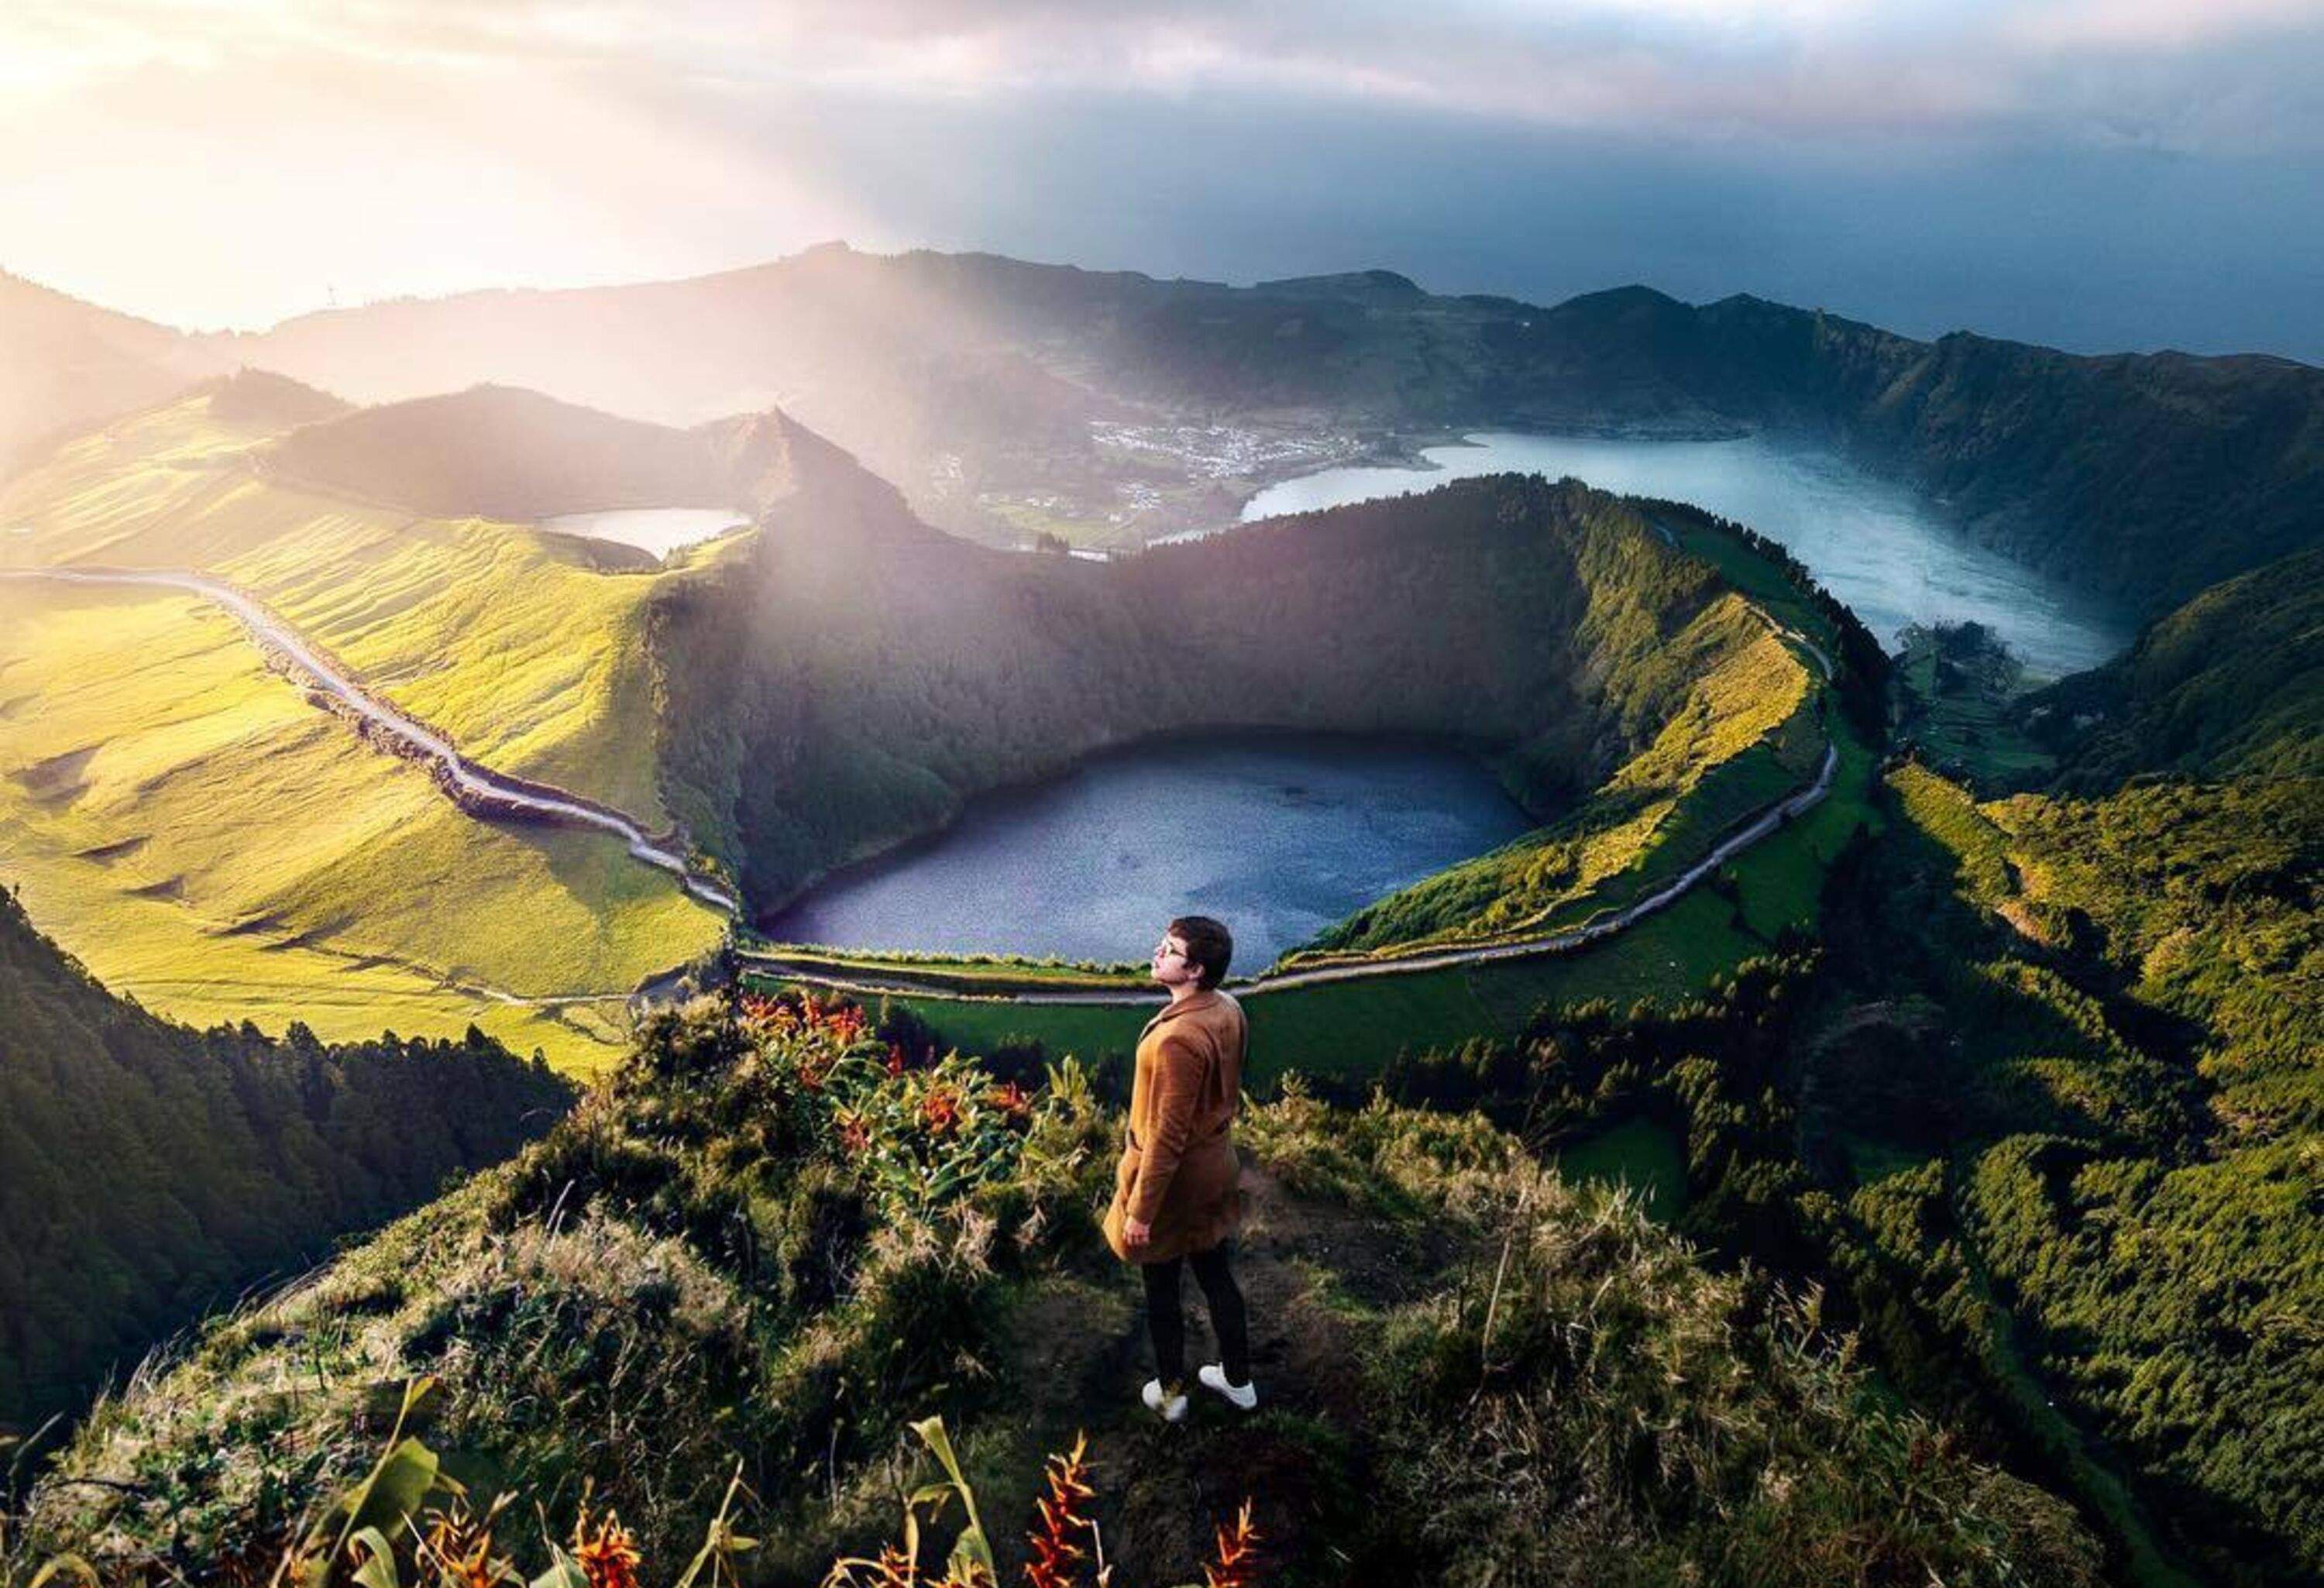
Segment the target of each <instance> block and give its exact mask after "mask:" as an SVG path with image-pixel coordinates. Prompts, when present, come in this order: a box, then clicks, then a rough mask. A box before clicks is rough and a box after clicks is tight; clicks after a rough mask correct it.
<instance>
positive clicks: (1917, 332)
mask: <svg viewBox="0 0 2324 1588" xmlns="http://www.w3.org/2000/svg"><path fill="white" fill-rule="evenodd" d="M832 250H839V251H845V252H851V253H854V254H862V255H865V256H868V257H873V258H882V259H893V258H900V257H905V256H908V255H912V254H934V255H938V256H982V257H991V258H998V259H1004V260H1007V261H1010V262H1011V263H1019V264H1028V265H1034V266H1037V267H1041V268H1047V269H1058V270H1072V271H1080V272H1085V273H1089V274H1124V275H1130V276H1139V277H1143V278H1145V279H1147V280H1149V281H1154V282H1191V283H1197V284H1202V285H1210V286H1222V287H1228V288H1232V289H1235V290H1238V291H1249V290H1252V289H1256V288H1261V287H1267V286H1270V285H1276V284H1280V283H1284V282H1295V281H1305V280H1314V279H1318V278H1326V277H1333V276H1355V275H1362V274H1367V273H1373V272H1389V273H1392V274H1395V275H1399V276H1402V277H1404V278H1406V280H1408V281H1410V282H1413V284H1414V285H1416V287H1418V288H1419V289H1420V290H1421V291H1423V292H1425V293H1427V294H1429V295H1431V296H1433V297H1443V298H1464V297H1479V298H1499V299H1508V300H1516V301H1518V302H1521V303H1525V304H1526V305H1528V306H1530V307H1534V308H1539V309H1554V308H1556V307H1558V306H1559V305H1561V304H1563V303H1566V302H1570V301H1572V300H1575V299H1582V298H1591V297H1595V296H1598V295H1600V294H1603V293H1609V292H1618V291H1635V290H1639V289H1643V290H1645V291H1651V292H1655V293H1659V294H1661V295H1662V296H1664V297H1665V298H1669V299H1672V300H1676V301H1678V302H1681V303H1684V304H1687V305H1689V306H1691V307H1694V308H1701V307H1704V306H1706V305H1709V304H1711V303H1715V302H1718V301H1720V300H1722V299H1727V298H1738V297H1746V298H1757V299H1760V300H1766V301H1769V302H1775V303H1781V304H1784V305H1785V306H1786V307H1790V308H1794V309H1813V310H1815V311H1817V312H1820V313H1828V314H1832V315H1836V316H1838V317H1840V319H1848V320H1853V321H1856V322H1858V323H1859V324H1864V325H1870V326H1874V327H1877V328H1879V329H1882V330H1886V331H1890V332H1894V333H1895V334H1898V335H1901V336H1905V337H1911V338H1913V339H1914V340H1916V341H1923V342H1929V341H1935V340H1937V339H1939V338H1941V337H1946V336H1950V335H1956V334H1964V333H1965V334H1968V335H1970V336H1976V337H1986V338H1987V339H1990V340H1996V341H2008V342H2018V343H2024V344H2027V345H2029V346H2037V347H2044V348H2049V349H2052V350H2054V351H2058V352H2063V353H2068V354H2072V355H2080V356H2089V357H2104V356H2108V355H2151V354H2162V353H2173V354H2183V355H2190V356H2196V357H2246V356H2258V357H2274V358H2282V359H2285V360H2287V361H2289V362H2292V363H2295V364H2303V365H2324V334H2319V337H2317V339H2316V340H2317V346H2315V347H2314V348H2313V349H2311V350H2310V351H2309V352H2307V353H2306V354H2304V355H2303V354H2300V353H2292V352H2285V351H2281V350H2278V349H2276V348H2271V347H2260V346H2192V345H2187V344H2174V343H2163V342H2154V343H2151V344H2149V345H2142V346H2113V345H2098V344H2081V343H2077V342H2076V341H2075V340H2074V339H2072V338H2070V337H2043V336H2042V335H2040V334H2038V333H2035V332H2031V331H2028V330H2025V329H2024V328H2015V329H2009V330H2003V329H1999V328H1995V327H1993V326H1990V325H1985V324H1971V323H1946V324H1942V325H1936V326H1934V327H1933V328H1932V322H1922V321H1916V320H1914V318H1913V317H1911V316H1909V315H1892V316H1886V317H1883V316H1881V315H1879V314H1876V313H1871V312H1860V311H1858V310H1856V309H1851V308H1849V306H1847V305H1845V304H1840V303H1833V302H1825V301H1814V302H1811V301H1807V300H1803V299H1798V298H1784V297H1783V296H1781V295H1780V294H1777V293H1775V292H1769V291H1757V290H1754V289H1750V288H1745V287H1736V288H1733V289H1730V290H1728V291H1680V290H1677V289H1676V288H1675V287H1674V286H1673V285H1672V284H1670V283H1667V282H1661V281H1655V280H1650V279H1647V278H1646V277H1643V276H1633V277H1630V278H1628V279H1621V280H1615V279H1609V280H1605V281H1602V282H1598V283H1596V284H1593V285H1582V286H1577V287H1574V288H1572V290H1570V291H1557V292H1554V293H1528V292H1524V291H1506V290H1501V289H1498V288H1487V287H1467V286H1457V285H1452V284H1449V283H1444V282H1437V281H1434V280H1431V279H1429V278H1428V277H1426V276H1425V275H1423V274H1421V273H1419V272H1416V271H1414V270H1412V269H1410V268H1407V267H1406V266H1404V265H1402V264H1399V263H1394V262H1390V261H1384V260H1363V261H1354V260H1351V261H1350V262H1349V263H1344V264H1342V265H1337V266H1332V265H1329V264H1326V265H1323V266H1322V267H1321V268H1316V269H1302V270H1283V271H1276V272H1267V271H1259V270H1254V271H1247V272H1238V273H1235V274H1208V275H1205V274H1201V273H1197V272H1185V271H1181V272H1167V273H1166V272H1162V271H1159V270H1155V269H1148V268H1143V267H1140V266H1138V265H1134V264H1103V265H1100V264H1093V263H1088V262H1086V261H1084V260H1080V259H1070V258H1047V257H1035V256H1032V255H1029V254H1023V253H1015V252H1011V251H1010V250H1007V249H1004V248H991V247H964V248H948V247H937V246H934V245H925V244H914V245H899V246H896V247H871V246H867V245H862V244H859V243H857V242H855V241H853V240H852V239H849V238H845V237H826V238H823V239H820V240H817V241H816V242H812V243H808V244H807V245H803V246H801V247H799V248H797V249H793V250H790V251H788V252H786V253H783V254H774V255H770V256H767V257H763V258H754V259H751V260H746V261H743V262H742V263H734V264H726V265H719V266H715V267H712V268H709V269H704V270H697V271H690V272H685V273H683V274H675V275H661V276H608V277H605V278H603V279H545V280H540V281H533V282H480V283H478V284H475V285H473V286H465V287H451V288H448V289H447V290H445V291H429V292H419V291H410V292H391V293H386V294H383V295H381V296H377V297H367V298H361V299H349V300H343V301H328V302H325V303H323V304H320V305H318V306H315V307H311V308H306V309H293V310H291V311H290V312H287V313H285V314H283V315H281V317H280V318H278V319H271V320H264V321H254V322H251V323H247V324H238V325H230V326H217V325H204V324H200V323H187V322H182V321H179V320H173V319H167V318H163V317H161V316H158V315H155V314H149V313H146V312H143V311H142V310H141V309H138V308H136V307H134V306H133V305H130V304H126V303H122V302H115V301H108V300H105V299H102V298H99V297H96V296H92V295H90V294H88V293H85V292H82V291H76V290H75V288H74V287H73V286H72V285H71V284H70V283H68V282H58V281H51V280H43V279H42V278H40V277H39V276H37V275H34V274H33V273H32V272H25V271H19V270H15V269H13V268H11V267H10V266H9V265H8V263H6V262H5V261H0V278H10V277H13V278H14V280H16V281H18V282H23V283H26V284H28V285H30V286H32V287H34V288H36V289H39V290H42V291H49V292H54V293H57V294H59V295H60V296H62V297H66V298H69V299H72V300H75V301H77V302H79V303H83V304H86V305H88V307H90V308H93V309H100V310H103V311H105V312H106V313H112V314H121V315H126V316H129V317H131V318H134V319H142V320H144V321H146V322H147V323H149V324H152V325H154V326H157V327H160V328H163V329H165V330H170V331H174V332H177V333H178V334H180V335H182V336H186V337H196V338H200V339H205V340H212V339H236V338H242V337H252V338H258V337H265V336H266V335H268V334H269V333H271V332H273V331H277V330H280V329H281V328H283V327H285V326H288V325H291V324H293V323H294V322H297V321H300V320H307V319H319V318H321V317H324V316H327V315H332V314H341V313H357V312H361V311H363V310H365V309H381V308H387V307H392V306H394V305H399V304H427V303H442V302H448V301H455V300H463V299H471V298H484V297H490V296H493V295H495V294H502V295H508V296H519V295H525V294H539V295H542V296H555V295H559V294H570V293H581V292H591V291H615V290H620V289H622V288H643V287H656V286H669V285H674V284H681V283H687V282H706V281H715V280H717V279H719V278H722V277H730V276H742V275H748V274H750V273H751V272H755V271H761V270H769V269H774V268H777V267H779V266H781V265H784V264H786V263H790V262H792V261H795V260H798V259H800V258H802V257H804V256H806V255H808V254H816V253H821V252H825V251H832Z"/></svg>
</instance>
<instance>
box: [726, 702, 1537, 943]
mask: <svg viewBox="0 0 2324 1588" xmlns="http://www.w3.org/2000/svg"><path fill="white" fill-rule="evenodd" d="M1505 749H1506V747H1503V746H1496V745H1491V744H1488V743H1480V742H1477V741H1473V740H1470V739H1466V738H1463V737H1462V736H1459V735H1452V734H1413V733H1370V732H1360V731H1356V732H1334V731H1330V730H1321V729H1308V728H1293V727H1281V726H1272V725H1264V724H1250V723H1235V724H1225V725H1198V726H1191V727H1176V728H1171V729H1168V730H1165V731H1163V732H1160V733H1156V734H1140V735H1137V736H1135V737H1132V738H1129V739H1124V740H1119V741H1115V742H1112V743H1106V744H1103V745H1101V746H1097V747H1094V748H1093V749H1092V750H1090V751H1089V752H1086V753H1084V754H1081V755H1078V756H1075V757H1074V759H1073V760H1071V761H1070V762H1066V763H1065V764H1063V765H1061V766H1058V767H1056V768H1054V769H1052V770H1050V771H1046V772H1042V773H1040V774H1037V775H1036V776H1033V777H1030V778H1026V779H1022V780H1018V781H1015V782H1011V783H1007V784H1002V785H999V786H997V787H994V788H991V789H981V790H979V791H977V792H975V793H973V794H971V795H969V796H967V797H966V798H965V799H958V800H956V801H955V802H954V805H953V807H952V808H951V809H950V810H948V811H947V812H946V813H945V817H944V818H943V819H942V820H941V821H940V822H938V823H937V824H936V825H935V826H930V827H928V828H926V829H923V830H919V831H916V832H913V833H910V834H907V835H904V836H899V837H897V838H895V839H892V840H889V841H886V842H883V843H881V844H880V845H877V846H876V847H872V848H870V849H868V850H866V851H863V852H861V853H858V854H851V855H849V856H848V857H846V858H845V859H844V860H842V861H840V862H838V863H835V864H833V865H831V866H828V867H825V868H824V869H822V870H821V871H819V872H816V873H814V874H813V875H811V876H809V877H807V878H806V879H805V880H803V881H802V882H799V884H798V886H797V887H795V888H792V889H790V890H788V891H787V892H786V893H785V894H784V895H783V896H782V897H781V898H780V899H779V900H777V901H775V902H773V903H771V904H769V905H767V906H765V907H763V908H753V909H752V910H751V911H750V916H749V920H750V925H751V928H752V931H754V932H757V933H759V934H761V935H762V936H765V937H775V938H779V939H782V940H787V941H794V942H802V943H809V944H813V945H815V946H822V947H827V948H833V949H836V950H839V951H842V952H856V951H861V950H862V948H863V945H858V944H851V943H844V942H826V941H824V940H823V939H820V938H812V937H807V938H803V937H800V936H799V934H798V931H797V930H796V929H795V928H785V927H783V926H782V923H783V922H785V921H786V920H787V919H790V918H792V917H794V916H795V914H796V912H798V910H799V909H801V908H802V907H803V906H805V905H807V902H808V901H809V900H812V899H814V898H816V896H818V895H822V896H825V898H826V900H827V898H828V896H829V895H830V894H832V893H833V892H835V891H839V890H844V889H860V888H862V886H863V885H865V884H866V883H869V882H876V881H878V880H880V879H881V878H883V877H885V876H887V875H889V874H890V873H892V872H900V871H902V870H904V869H907V868H909V867H912V866H914V865H916V864H918V863H924V862H925V861H926V860H927V858H928V857H929V856H930V855H931V854H934V853H936V851H938V850H940V849H943V848H944V847H945V845H949V844H951V843H954V842H955V841H957V840H958V839H959V838H960V836H961V835H962V833H963V831H964V828H965V827H968V826H972V825H973V824H975V823H978V822H987V823H993V824H996V825H998V826H1002V827H1006V826H1008V825H1009V824H1010V822H1011V821H1012V820H1018V819H1023V818H1025V817H1028V815H1029V814H1031V813H1032V812H1033V811H1035V810H1037V808H1040V807H1041V806H1042V805H1043V804H1045V803H1046V802H1047V801H1050V800H1053V799H1056V797H1057V796H1058V795H1059V794H1060V793H1061V792H1062V791H1064V790H1065V789H1067V788H1068V787H1069V786H1070V785H1072V784H1073V783H1074V782H1075V781H1076V780H1084V779H1087V778H1090V777H1092V776H1093V775H1095V776H1096V777H1098V778H1104V777H1107V776H1108V775H1110V774H1116V773H1119V772H1120V771H1121V770H1122V767H1121V763H1123V762H1137V761H1139V760H1142V759H1145V758H1149V757H1156V756H1161V757H1164V758H1167V757H1169V756H1170V755H1171V753H1172V752H1179V753H1181V754H1182V755H1183V754H1184V753H1185V752H1197V753H1196V757H1195V759H1198V760H1199V759H1201V757H1202V756H1203V754H1204V753H1206V752H1218V753H1219V754H1220V755H1222V756H1227V757H1231V756H1232V755H1234V754H1236V753H1238V752H1259V753H1262V754H1284V755H1290V756H1309V757H1314V758H1315V759H1316V760H1317V762H1318V763H1319V765H1318V768H1317V771H1318V772H1319V773H1320V774H1321V775H1322V776H1323V777H1325V778H1329V777H1331V776H1333V775H1334V774H1337V773H1343V772H1345V771H1347V768H1346V766H1345V765H1344V764H1342V765H1340V766H1334V765H1333V764H1332V762H1335V761H1337V762H1343V763H1344V762H1347V761H1349V760H1351V759H1352V758H1355V757H1363V758H1366V759H1370V758H1375V757H1397V756H1407V757H1410V756H1417V757H1426V758H1432V759H1434V758H1451V759H1457V761H1459V762H1466V763H1467V770H1468V771H1473V772H1474V774H1475V775H1476V778H1477V779H1478V780H1480V782H1479V785H1478V787H1479V788H1482V787H1484V786H1486V785H1489V789H1490V791H1491V798H1492V799H1493V800H1495V801H1497V802H1498V804H1499V805H1500V806H1502V807H1506V808H1507V811H1508V814H1509V817H1510V820H1509V822H1508V824H1507V825H1508V826H1509V829H1510V830H1509V831H1508V833H1507V834H1506V835H1505V836H1499V837H1496V838H1494V839H1493V840H1492V841H1491V842H1489V843H1487V844H1485V845H1483V847H1481V848H1479V849H1478V850H1476V851H1475V852H1476V853H1480V854H1481V853H1484V852H1485V851H1486V850H1488V849H1490V848H1492V847H1497V846H1498V845H1499V844H1501V843H1506V842H1508V841H1510V840H1511V839H1512V838H1515V837H1517V836H1523V834H1524V833H1526V832H1530V831H1533V830H1535V828H1536V827H1537V826H1539V824H1540V821H1541V819H1542V818H1541V817H1539V816H1538V815H1537V813H1535V812H1533V811H1530V810H1528V809H1526V807H1525V806H1524V805H1523V804H1522V803H1520V802H1519V801H1518V800H1517V799H1516V798H1515V797H1514V795H1513V794H1512V793H1511V791H1510V789H1509V787H1508V780H1506V778H1505V777H1504V776H1503V775H1502V772H1501V770H1500V768H1499V759H1500V757H1501V755H1502V754H1503V753H1504V752H1505ZM1148 770H1149V771H1154V770H1157V769H1151V768H1149V769H1148ZM1407 770H1408V769H1407ZM1475 792H1476V790H1475V789H1472V790H1471V794H1472V796H1473V795H1474V793H1475ZM1455 858H1456V859H1458V858H1466V856H1465V855H1462V856H1458V857H1455ZM1444 863H1452V862H1451V861H1446V862H1444ZM1429 869H1430V870H1431V871H1433V870H1435V869H1439V868H1438V867H1437V866H1431V867H1430V868H1429ZM1421 874H1425V873H1421ZM1386 891H1393V889H1392V888H1391V889H1388V890H1384V891H1383V893H1382V895H1381V896H1384V894H1385V892H1386ZM1369 902H1371V900H1370V899H1369V898H1366V899H1363V900H1356V901H1355V902H1353V903H1351V904H1350V905H1349V907H1348V909H1347V910H1346V911H1343V912H1342V914H1346V913H1352V911H1353V910H1355V909H1361V908H1362V907H1363V906H1364V905H1365V904H1367V903H1369ZM1177 913H1186V912H1185V911H1184V910H1181V911H1178V912H1177ZM1302 940H1304V939H1302ZM876 946H877V947H879V948H881V949H890V948H896V947H899V946H905V947H908V948H911V949H912V951H914V952H925V953H930V954H940V955H946V956H949V955H953V954H971V955H973V954H995V955H1003V956H1019V957H1028V958H1040V957H1058V958H1063V959H1066V960H1074V959H1081V958H1102V959H1117V958H1119V956H1120V949H1119V947H1116V948H1115V950H1114V951H1113V952H1112V953H1110V954H1084V953H1081V952H1077V951H1074V950H1072V949H1069V948H1066V947H1061V946H1023V945H1011V944H1009V943H1004V942H1001V941H996V940H986V941H982V942H978V943H974V944H966V945H958V946H916V945H899V941H898V940H897V939H896V937H894V935H893V934H892V933H885V934H881V935H880V936H879V937H878V941H877V944H876ZM1293 946H1296V943H1292V944H1287V945H1286V946H1285V948H1284V949H1283V950H1282V951H1287V950H1288V948H1289V947H1293ZM1239 957H1242V956H1239ZM1274 957H1275V956H1274V955H1269V956H1268V958H1269V959H1270V961H1271V960H1272V959H1273V958H1274Z"/></svg>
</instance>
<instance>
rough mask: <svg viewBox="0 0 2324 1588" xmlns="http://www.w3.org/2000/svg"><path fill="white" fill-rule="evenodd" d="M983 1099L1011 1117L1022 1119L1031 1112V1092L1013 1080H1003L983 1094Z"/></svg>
mask: <svg viewBox="0 0 2324 1588" xmlns="http://www.w3.org/2000/svg"><path fill="white" fill-rule="evenodd" d="M984 1101H985V1102H987V1103H991V1105H992V1106H993V1107H995V1108H997V1109H999V1110H1000V1111H1001V1113H1005V1114H1007V1115H1009V1116H1010V1118H1012V1119H1020V1120H1021V1119H1023V1118H1025V1117H1026V1116H1027V1115H1028V1114H1030V1113H1032V1112H1033V1098H1032V1094H1030V1093H1028V1092H1027V1091H1026V1090H1025V1088H1024V1087H1022V1086H1019V1085H1018V1084H1017V1083H1016V1082H1014V1081H1004V1082H1002V1083H1001V1085H998V1086H995V1087H994V1088H992V1090H991V1091H990V1092H987V1093H986V1094H984Z"/></svg>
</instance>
